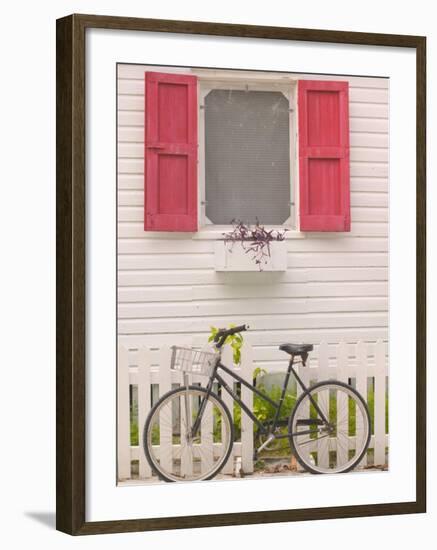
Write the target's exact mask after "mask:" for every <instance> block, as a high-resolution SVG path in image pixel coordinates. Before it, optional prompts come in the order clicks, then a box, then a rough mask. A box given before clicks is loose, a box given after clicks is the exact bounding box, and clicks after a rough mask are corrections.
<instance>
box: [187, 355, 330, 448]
mask: <svg viewBox="0 0 437 550" xmlns="http://www.w3.org/2000/svg"><path fill="white" fill-rule="evenodd" d="M294 357H295V356H294V355H292V356H291V359H290V362H289V364H288V369H287V373H286V375H285V380H284V385H283V387H282V391H281V397H280V398H279V401H278V402H276V401H273V399H271V398H270V397H269V396H268V395H266V394H265V393H263V392H262V391H260V390H259V389H258V388H257V387H256V386H253V385H252V384H250V383H249V382H247V380H244V379H243V378H241V376H239V375H238V374H237V373H236V372H233V371H232V370H231V369H229V368H228V367H226V366H225V365H223V364H222V363H221V362H218V363H217V365H216V366H215V367H214V370H213V372H212V374H211V376H210V378H209V381H208V385H207V387H206V394H205V396H204V397H202V401H201V403H200V406H199V411H198V414H197V418H196V420H195V421H194V424H193V428H192V433H193V434H196V433H197V430H198V429H199V427H200V422H201V420H202V415H203V412H204V409H205V406H206V402H207V400H208V398H209V396H210V394H211V393H212V387H213V384H214V382H218V383H219V384H220V385H221V387H222V388H224V389H225V391H226V392H227V393H228V394H229V395H230V396H231V397H232V399H233V400H234V401H235V402H237V403H238V404H239V405H240V407H241V409H242V410H243V411H244V412H245V413H246V414H247V415H248V416H249V417H250V418H251V419H252V420H253V422H255V423H256V424H257V426H258V428H259V430H260V432H261V433H262V434H267V433H268V432H269V429H270V431H271V432H272V433H273V432H274V430H275V429H276V427H277V426H278V425H279V423H280V422H279V417H280V414H281V408H282V403H283V401H284V398H285V393H286V391H287V386H288V381H289V380H290V375H291V374H293V376H294V377H295V378H296V381H297V383H298V384H299V386H300V387H301V388H302V391H303V393H304V394H308V395H309V399H310V401H311V404H312V405H313V406H314V408H315V410H316V411H317V413H318V414H319V415H320V417H321V420H318V419H310V418H309V419H308V424H328V419H327V418H326V417H325V415H324V414H323V411H322V410H321V409H320V407H319V406H318V404H317V402H316V401H315V400H314V398H313V396H312V395H311V394H310V393H309V389H308V388H307V386H305V384H304V383H303V381H302V380H301V378H300V377H299V376H298V375H297V373H296V371H295V369H294V368H293V363H294ZM219 369H222V370H223V371H224V372H226V373H227V374H229V375H230V376H231V377H232V378H233V379H234V380H235V381H237V382H240V384H242V385H243V386H245V387H246V388H248V389H249V390H250V391H251V392H252V393H256V394H257V395H259V397H261V398H262V399H264V401H267V402H268V403H270V405H272V407H274V408H275V417H274V419H273V424H271V425H270V423H269V424H264V423H263V422H261V421H260V420H258V418H257V417H256V416H255V415H254V414H253V412H252V411H251V410H250V409H249V407H248V406H247V405H246V404H245V403H244V402H243V401H242V400H241V399H240V397H239V396H238V395H237V394H236V393H235V392H234V390H233V389H232V388H231V387H230V386H229V384H227V382H226V381H225V380H223V378H222V377H221V376H220V374H218V372H217V371H218V370H219ZM312 433H314V430H304V431H299V432H298V434H297V433H291V434H290V433H287V434H285V435H284V434H279V435H276V436H275V437H276V438H285V437H289V436H290V435H305V434H308V435H309V434H312Z"/></svg>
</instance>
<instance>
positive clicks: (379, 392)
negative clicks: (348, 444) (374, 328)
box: [374, 340, 386, 466]
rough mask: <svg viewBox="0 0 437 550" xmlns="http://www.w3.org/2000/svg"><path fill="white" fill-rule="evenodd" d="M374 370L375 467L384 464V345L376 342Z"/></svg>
mask: <svg viewBox="0 0 437 550" xmlns="http://www.w3.org/2000/svg"><path fill="white" fill-rule="evenodd" d="M375 355H376V358H375V359H376V369H375V398H374V403H375V412H374V415H375V429H374V434H375V438H374V448H375V451H374V453H375V455H374V456H375V459H374V460H375V462H374V463H375V465H378V466H380V465H383V464H384V463H385V439H386V438H385V344H384V343H383V342H381V341H380V340H378V342H377V344H376V353H375Z"/></svg>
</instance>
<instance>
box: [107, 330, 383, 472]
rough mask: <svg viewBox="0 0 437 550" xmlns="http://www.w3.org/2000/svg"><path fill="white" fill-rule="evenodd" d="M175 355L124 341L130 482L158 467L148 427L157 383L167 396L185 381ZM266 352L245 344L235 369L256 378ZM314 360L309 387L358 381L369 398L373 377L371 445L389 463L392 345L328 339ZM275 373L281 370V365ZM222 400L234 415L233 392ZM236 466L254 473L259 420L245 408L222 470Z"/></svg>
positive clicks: (305, 370)
mask: <svg viewBox="0 0 437 550" xmlns="http://www.w3.org/2000/svg"><path fill="white" fill-rule="evenodd" d="M170 355H171V350H170V348H169V347H163V348H160V349H156V348H155V349H153V348H148V347H139V348H138V349H129V348H128V347H126V346H124V345H119V353H118V382H117V414H118V419H117V425H118V433H117V461H118V468H117V470H118V480H119V481H120V482H122V481H126V480H130V479H132V478H133V477H136V478H138V479H139V480H144V481H146V482H147V481H150V479H151V478H152V471H151V469H150V466H149V464H148V462H147V460H146V457H145V455H144V452H143V447H142V445H143V443H142V429H143V426H144V423H145V420H146V416H147V413H148V412H149V410H150V407H151V400H152V387H153V388H154V393H155V394H156V395H157V396H162V395H163V394H164V393H166V392H167V391H169V390H170V389H172V388H174V387H176V386H177V385H180V384H182V383H183V380H182V375H181V373H179V372H176V371H172V370H171V369H170V367H169V365H170ZM260 356H261V357H263V353H262V352H261V353H259V351H258V349H257V348H254V347H253V346H252V345H250V344H248V343H245V345H244V348H243V350H242V364H241V365H240V366H238V367H234V368H235V371H236V372H237V373H238V374H239V375H240V376H241V377H242V378H244V379H245V380H247V381H250V382H252V380H253V371H254V369H255V368H256V367H257V366H261V367H263V364H262V363H261V362H259V359H258V357H260ZM310 358H311V359H310V360H309V361H308V363H307V366H306V367H301V366H300V367H298V374H299V376H300V377H301V378H302V380H303V381H304V382H305V384H307V385H309V384H310V383H314V382H317V381H321V380H327V379H335V380H339V381H342V382H346V383H348V382H350V381H351V380H352V381H353V383H354V385H355V387H356V389H357V390H358V391H359V392H360V393H361V395H362V396H363V397H364V398H365V399H367V395H368V383H369V381H370V383H371V384H373V385H374V386H373V387H374V393H373V395H374V432H373V434H372V437H371V441H370V446H369V449H372V450H373V463H374V464H375V465H383V464H384V463H385V462H386V448H388V434H386V428H385V417H386V391H387V377H388V360H387V344H386V343H385V342H382V341H378V342H376V343H370V344H369V343H364V342H358V343H356V344H349V343H346V342H342V343H340V344H339V345H337V346H333V345H328V344H326V343H323V342H322V343H321V344H320V345H319V346H315V350H314V352H312V353H311V354H310ZM222 359H223V363H224V364H226V365H231V364H232V351H231V349H230V348H229V347H228V348H226V349H224V351H223V357H222ZM257 359H258V360H257ZM286 365H287V357H286V356H285V354H284V370H285V369H286ZM263 368H265V367H263ZM266 370H267V369H266ZM275 372H277V370H276V369H275ZM221 376H222V378H223V379H225V380H226V381H227V383H228V384H229V385H231V387H232V383H233V379H232V378H231V377H230V376H229V375H226V373H223V372H222V373H221ZM206 381H207V379H206V378H205V377H201V376H198V375H190V383H193V384H196V383H200V384H202V385H205V384H206ZM135 386H136V395H137V405H138V418H137V423H138V439H139V445H132V444H131V429H130V428H131V405H132V403H131V401H132V388H133V387H135ZM241 393H242V399H243V401H244V403H245V404H246V405H247V406H248V407H249V408H252V402H253V393H252V392H251V391H250V390H249V389H247V388H245V387H244V386H242V388H241ZM298 394H299V388H298ZM222 399H223V401H224V402H225V404H226V405H227V406H228V408H229V411H230V412H231V414H232V415H233V400H232V398H231V397H230V396H229V395H228V394H227V392H225V391H223V392H222ZM134 461H135V462H137V464H138V473H136V474H135V476H133V474H132V463H133V462H134ZM366 462H367V457H364V459H363V461H362V465H366ZM236 467H237V468H241V469H242V471H243V472H244V473H245V474H250V473H252V472H253V470H254V466H253V424H252V421H251V420H250V419H249V418H248V416H247V415H246V414H245V413H244V412H242V414H241V438H240V441H235V443H234V446H233V450H232V453H231V456H230V457H229V460H228V461H227V463H226V465H225V467H224V469H223V470H222V473H224V474H232V473H233V472H234V471H235V468H236Z"/></svg>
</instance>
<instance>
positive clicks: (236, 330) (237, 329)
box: [229, 325, 249, 334]
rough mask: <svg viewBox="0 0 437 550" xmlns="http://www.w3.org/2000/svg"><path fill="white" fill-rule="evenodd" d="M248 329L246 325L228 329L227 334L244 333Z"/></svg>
mask: <svg viewBox="0 0 437 550" xmlns="http://www.w3.org/2000/svg"><path fill="white" fill-rule="evenodd" d="M248 328H249V327H248V326H247V325H240V326H239V327H233V328H231V329H229V333H230V334H236V333H237V332H244V331H246V330H247V329H248Z"/></svg>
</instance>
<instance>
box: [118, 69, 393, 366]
mask: <svg viewBox="0 0 437 550" xmlns="http://www.w3.org/2000/svg"><path fill="white" fill-rule="evenodd" d="M145 70H147V67H144V66H140V65H119V66H118V239H119V240H118V300H119V305H118V331H119V341H120V342H122V343H123V345H127V347H128V348H130V349H136V348H138V347H139V346H150V347H152V348H153V347H154V346H156V347H160V346H162V345H168V344H172V343H191V342H193V343H197V344H198V345H201V344H202V343H204V342H205V340H206V336H207V333H208V332H209V327H210V326H211V325H216V326H217V325H218V326H225V325H228V324H229V323H236V324H240V323H248V324H249V325H251V331H250V332H248V333H247V335H246V338H247V339H248V341H249V342H251V343H252V344H254V349H253V356H254V357H253V358H254V361H255V362H256V363H259V365H260V366H263V367H266V366H268V367H270V368H273V369H275V368H276V367H277V368H283V366H284V359H285V356H284V354H283V353H281V352H278V351H277V348H275V346H277V345H278V344H280V343H282V342H284V341H293V340H296V341H308V342H312V343H315V344H318V343H320V342H321V341H325V342H327V343H328V344H338V342H340V341H342V340H344V341H346V342H349V343H354V342H358V341H364V342H376V341H377V340H382V341H387V337H388V219H389V212H388V204H389V195H388V190H389V183H388V159H389V149H388V147H389V135H388V130H389V120H388V113H389V104H388V101H389V82H388V80H386V79H379V78H359V77H353V78H352V77H350V78H347V77H338V76H337V77H330V76H320V75H302V78H310V79H312V80H314V79H325V80H329V79H332V80H348V81H349V84H350V92H349V93H350V132H351V134H350V144H351V149H350V159H351V164H350V171H351V218H352V223H351V232H350V233H345V234H341V233H340V234H338V233H337V234H324V235H322V234H317V233H313V234H308V235H306V237H304V238H299V239H289V240H287V247H288V248H287V266H288V268H287V271H286V272H283V273H257V272H253V273H238V274H231V273H218V272H215V271H214V241H213V240H203V239H197V238H192V235H194V234H188V235H183V234H177V233H175V234H169V233H163V234H158V233H148V232H144V228H143V216H144V212H143V199H144V190H143V186H144V174H143V164H144V161H143V154H144V153H143V151H144V143H143V139H144V138H143V135H144V72H145ZM151 70H154V71H162V72H169V71H174V72H180V73H187V74H189V72H190V70H189V69H175V68H174V69H167V68H165V67H153V68H151ZM204 74H207V73H205V72H204ZM212 76H214V75H211V74H210V75H208V77H209V78H212ZM280 76H281V75H278V77H280ZM257 77H259V78H263V76H262V75H261V76H260V75H259V74H258V75H257ZM296 78H299V75H296Z"/></svg>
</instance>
